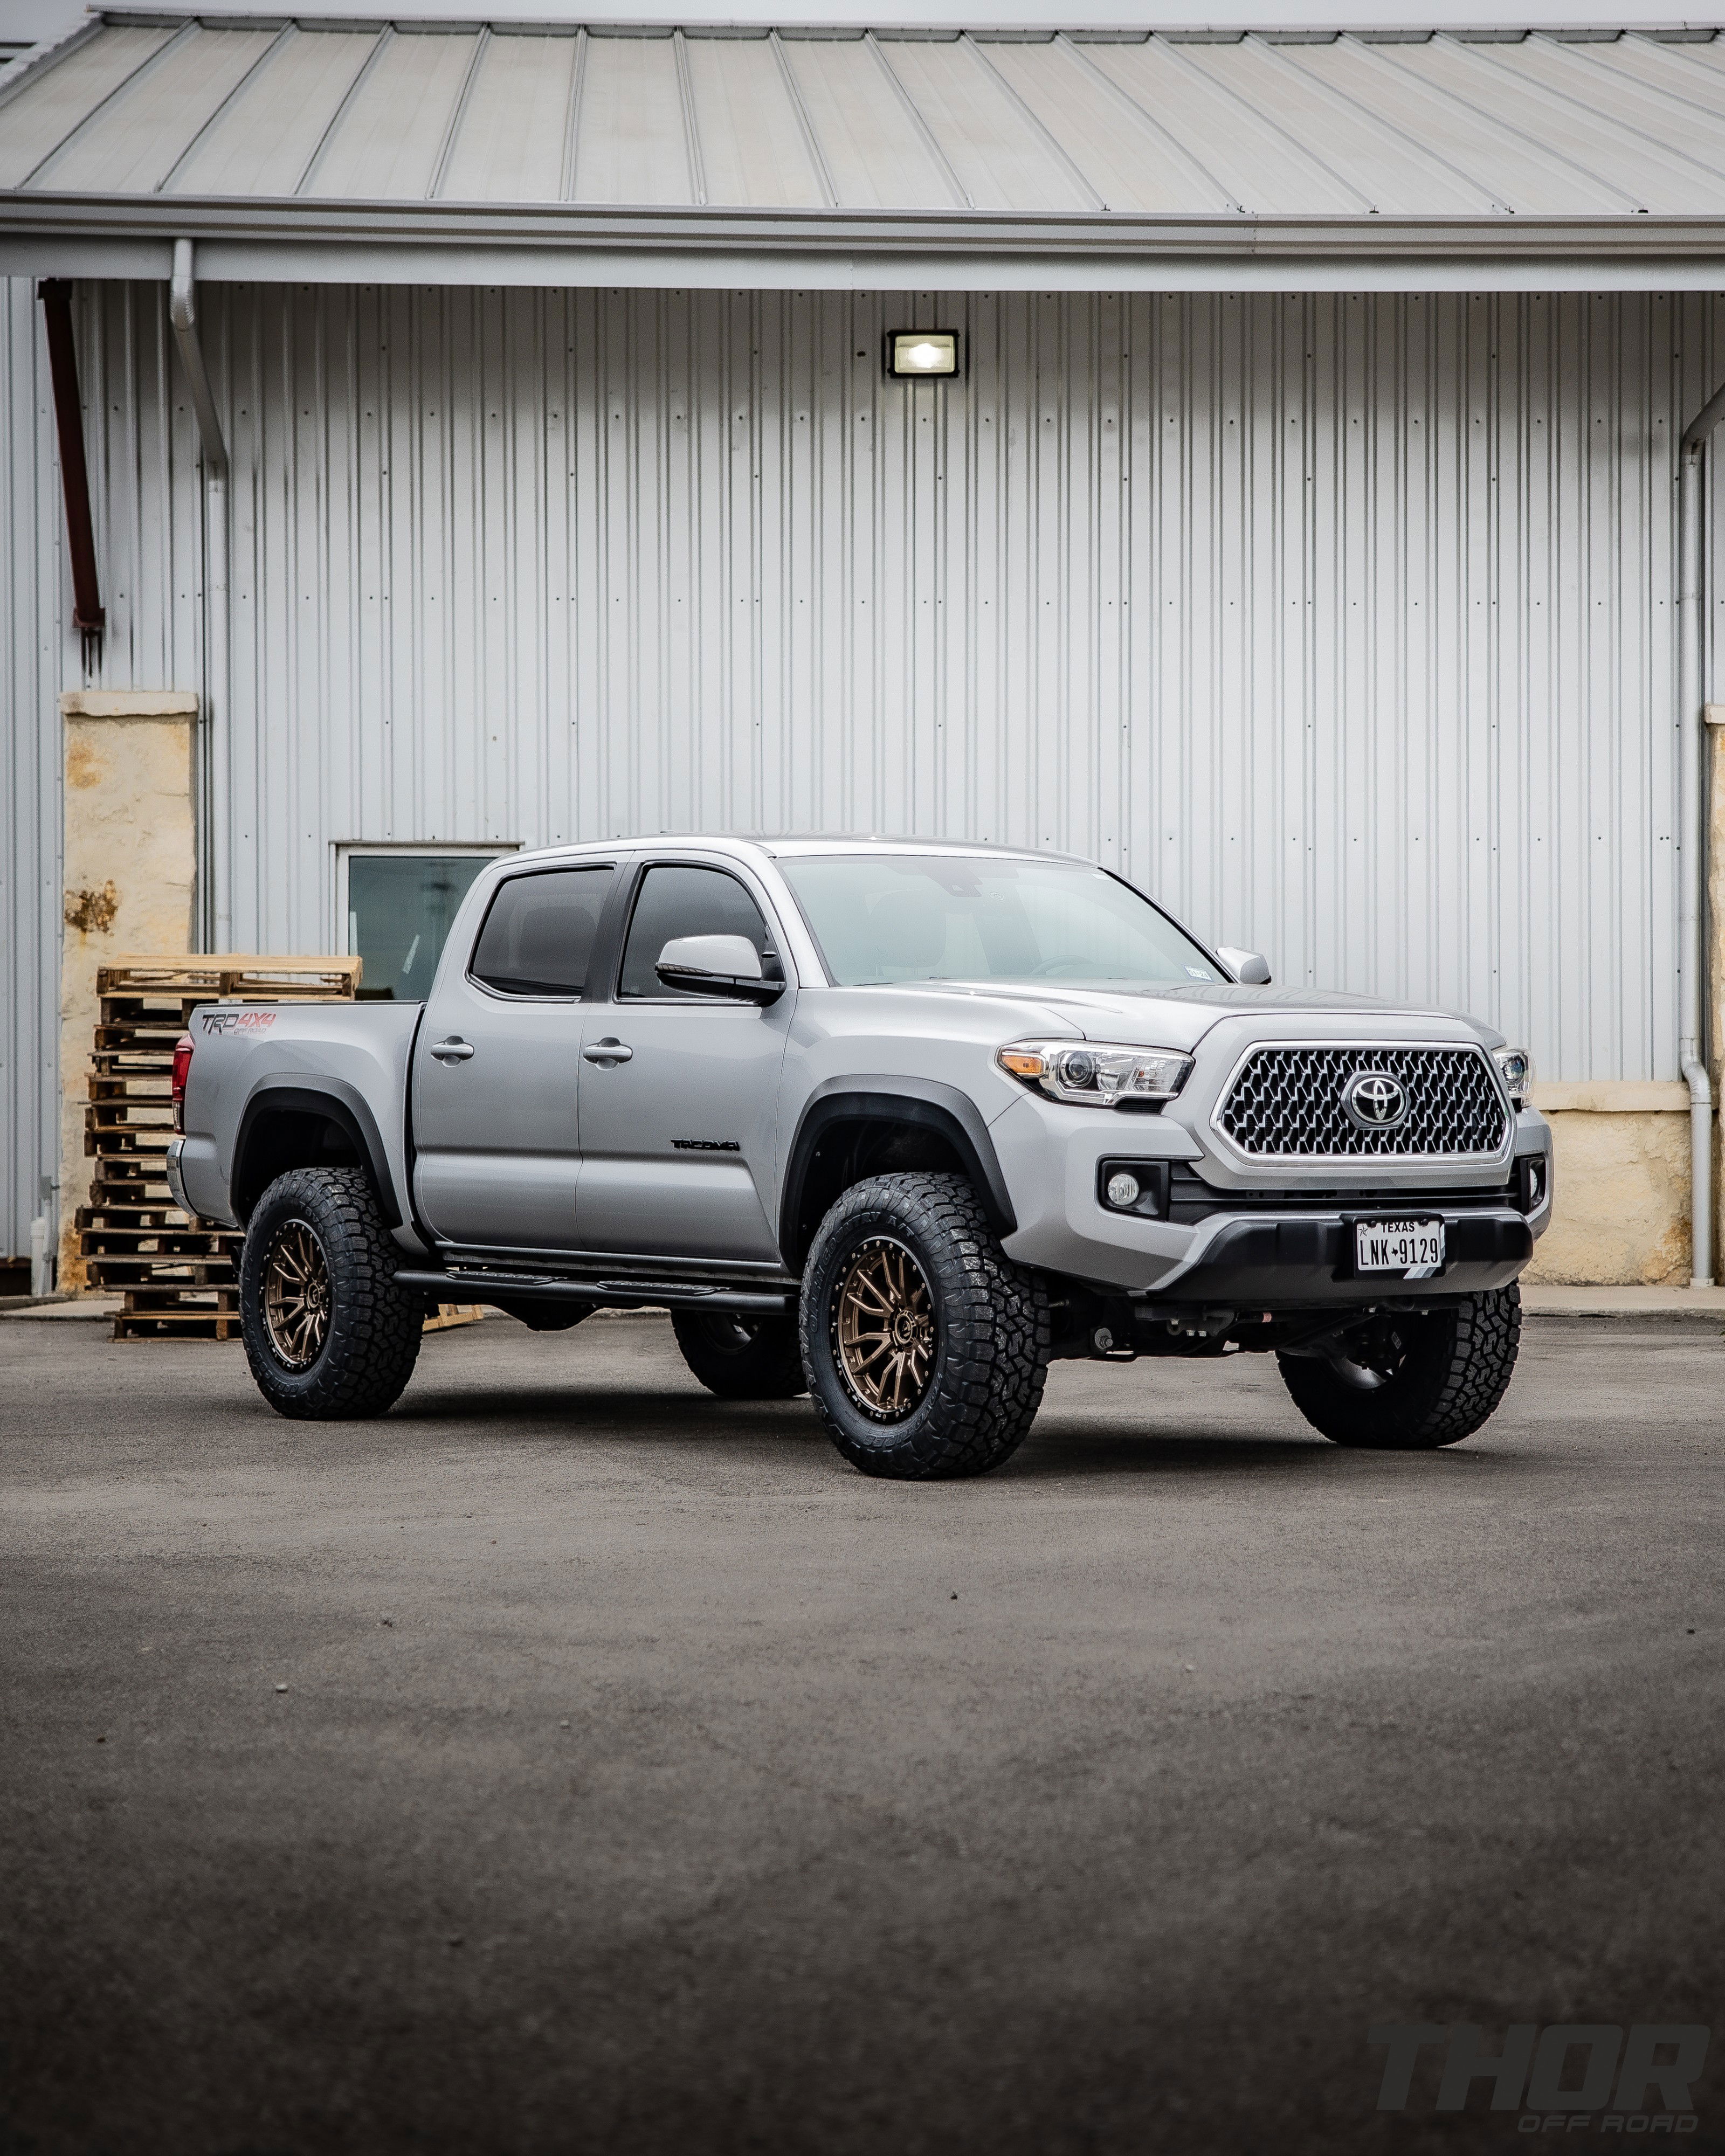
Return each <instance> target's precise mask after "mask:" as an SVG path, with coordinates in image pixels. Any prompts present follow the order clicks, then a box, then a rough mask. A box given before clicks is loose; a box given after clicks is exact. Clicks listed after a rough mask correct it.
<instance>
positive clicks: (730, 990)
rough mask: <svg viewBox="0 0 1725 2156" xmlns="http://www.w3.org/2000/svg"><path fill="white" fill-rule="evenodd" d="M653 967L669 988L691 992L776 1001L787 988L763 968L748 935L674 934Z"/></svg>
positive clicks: (703, 994)
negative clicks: (763, 970)
mask: <svg viewBox="0 0 1725 2156" xmlns="http://www.w3.org/2000/svg"><path fill="white" fill-rule="evenodd" d="M653 970H654V972H655V973H657V974H658V976H659V978H660V980H661V981H663V982H664V983H665V986H666V988H681V989H683V990H684V991H685V993H687V994H690V995H696V996H731V997H739V996H740V997H741V998H742V1000H743V1001H744V1002H745V1003H752V1004H776V1003H777V1002H778V999H779V998H780V997H781V996H782V995H783V993H784V988H785V984H784V983H783V981H769V980H768V978H767V977H766V975H765V974H764V973H762V971H761V954H760V952H758V951H757V950H756V948H755V947H754V945H753V944H752V943H751V942H750V941H749V939H748V938H747V936H673V937H672V938H671V940H670V942H669V943H667V944H666V945H665V948H664V950H662V951H661V952H660V954H659V962H658V963H657V965H655V968H653Z"/></svg>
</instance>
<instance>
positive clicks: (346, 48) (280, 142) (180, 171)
mask: <svg viewBox="0 0 1725 2156" xmlns="http://www.w3.org/2000/svg"><path fill="white" fill-rule="evenodd" d="M377 36H378V33H377V31H375V30H360V31H344V30H300V29H295V28H290V29H289V31H288V32H287V33H286V35H285V37H283V38H281V39H280V42H279V43H278V44H277V45H276V47H275V50H274V51H273V52H271V53H270V54H267V55H266V56H265V58H264V62H263V64H262V65H261V66H260V67H259V68H258V69H256V70H255V71H254V73H253V74H250V75H249V76H248V77H247V78H246V80H244V82H243V83H242V84H241V85H239V89H238V90H236V92H235V93H234V95H233V96H232V97H231V98H229V100H228V103H227V104H226V105H225V106H224V107H223V109H222V110H221V111H220V112H219V113H218V114H217V115H216V116H215V118H214V119H213V121H211V122H210V124H209V126H208V127H206V128H205V129H204V131H203V134H202V135H201V136H199V137H198V140H197V141H195V142H194V143H193V145H192V146H190V148H189V150H188V151H187V154H186V156H185V157H184V158H183V159H182V161H181V162H178V163H177V165H175V167H173V168H172V171H171V172H170V173H169V175H168V177H167V179H166V181H164V182H163V192H164V193H168V194H188V195H290V194H292V193H294V191H295V188H297V187H298V186H299V184H300V181H301V180H302V179H303V178H304V177H305V172H306V168H307V167H309V166H310V164H311V160H312V159H313V157H316V154H317V146H318V145H319V143H321V141H323V139H324V136H325V135H326V133H327V132H328V131H329V126H330V122H331V121H332V120H333V119H334V118H335V116H336V113H337V112H338V111H339V110H341V100H342V99H343V98H345V97H346V96H347V93H348V92H349V91H350V90H352V87H353V85H354V82H355V80H356V79H357V76H358V74H359V71H360V69H362V67H363V66H364V65H365V64H366V62H367V59H370V57H371V55H372V51H373V50H374V49H375V48H376V45H377Z"/></svg>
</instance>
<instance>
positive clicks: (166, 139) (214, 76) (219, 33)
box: [30, 28, 275, 194]
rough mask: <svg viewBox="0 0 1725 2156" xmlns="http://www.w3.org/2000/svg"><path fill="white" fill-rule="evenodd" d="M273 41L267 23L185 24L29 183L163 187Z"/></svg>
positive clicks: (72, 189) (103, 188)
mask: <svg viewBox="0 0 1725 2156" xmlns="http://www.w3.org/2000/svg"><path fill="white" fill-rule="evenodd" d="M272 44H275V36H274V35H273V34H272V33H270V31H268V30H203V29H196V28H193V29H190V30H187V31H183V32H182V33H180V34H179V35H178V36H177V37H175V38H172V39H170V41H169V43H168V44H166V45H164V46H163V47H162V52H161V54H160V57H159V58H158V59H155V60H154V61H153V62H152V63H151V64H150V65H149V66H148V67H147V68H141V69H139V70H138V72H137V73H136V74H135V75H134V76H133V77H132V78H131V80H130V81H128V82H126V84H124V85H122V86H121V88H120V89H119V90H116V92H115V93H114V95H112V96H111V97H110V99H109V100H107V102H106V103H105V105H103V106H102V108H101V110H100V112H99V113H96V114H95V115H92V116H91V118H90V120H88V121H85V125H84V126H82V127H80V129H79V130H78V131H77V132H76V133H75V134H74V135H73V136H71V137H70V139H69V141H66V142H64V143H63V144H62V145H61V146H60V148H59V150H58V151H56V152H55V153H54V156H53V157H49V159H47V161H46V162H44V163H43V164H42V165H40V166H39V167H37V169H36V171H35V172H33V174H32V175H31V178H30V184H31V186H32V187H54V188H59V189H64V190H65V191H67V192H69V193H76V194H132V193H148V192H151V191H152V190H153V189H155V188H157V187H160V186H161V184H162V181H163V180H164V179H166V178H167V175H168V173H169V172H171V171H172V169H173V167H174V166H175V165H176V164H177V162H178V161H179V158H180V156H181V154H182V150H183V148H184V146H186V145H187V143H189V142H192V141H196V139H197V137H198V135H199V134H200V133H201V132H202V131H203V129H204V128H205V127H206V126H208V123H209V122H210V121H211V120H212V119H213V118H214V116H215V115H216V114H217V113H218V112H219V111H220V110H221V109H222V107H223V105H225V104H226V103H227V101H228V99H229V97H231V96H232V95H233V94H234V91H235V90H237V89H238V88H239V85H240V84H241V83H242V82H243V81H244V80H245V78H246V76H247V75H248V74H250V72H251V70H252V69H253V68H254V67H255V66H256V64H258V62H259V60H260V59H263V57H264V54H265V53H267V52H268V51H269V49H270V46H271V45H272Z"/></svg>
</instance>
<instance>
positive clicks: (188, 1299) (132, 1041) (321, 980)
mask: <svg viewBox="0 0 1725 2156" xmlns="http://www.w3.org/2000/svg"><path fill="white" fill-rule="evenodd" d="M359 975H360V962H359V960H358V959H357V958H274V957H252V956H249V955H241V954H236V953H216V954H212V955H208V956H206V955H199V956H198V957H186V958H129V959H125V960H122V961H120V962H116V964H114V965H112V966H105V967H103V968H102V969H101V971H100V973H98V974H97V976H96V994H97V998H98V1001H99V1007H100V1014H99V1017H98V1019H97V1023H96V1030H95V1047H94V1050H93V1053H92V1057H91V1069H90V1106H89V1108H88V1109H87V1111H85V1137H84V1150H85V1152H86V1153H87V1154H90V1155H92V1156H93V1157H94V1158H95V1172H94V1175H93V1178H92V1181H91V1185H90V1203H89V1204H87V1205H85V1206H84V1207H82V1208H81V1209H80V1212H79V1214H78V1219H77V1225H78V1229H79V1246H80V1250H81V1251H82V1253H83V1255H84V1258H85V1262H86V1266H87V1269H88V1272H89V1276H90V1283H91V1285H92V1286H95V1287H97V1288H99V1289H102V1290H105V1291H106V1292H107V1293H109V1294H110V1295H112V1294H115V1293H116V1292H117V1293H119V1294H121V1295H123V1296H124V1297H125V1302H124V1306H123V1307H122V1308H121V1310H119V1311H118V1312H116V1314H115V1318H114V1337H115V1338H116V1340H155V1339H164V1338H167V1339H180V1340H186V1339H194V1340H236V1339H238V1338H239V1245H240V1244H241V1242H242V1241H243V1240H244V1238H243V1237H242V1236H241V1235H239V1233H238V1232H237V1231H236V1230H234V1229H228V1228H221V1227H218V1226H217V1225H216V1224H214V1223H213V1221H208V1220H198V1219H193V1218H192V1217H191V1216H190V1215H189V1214H185V1213H182V1212H181V1211H180V1210H179V1209H178V1208H177V1206H176V1205H175V1204H174V1202H173V1199H172V1194H171V1193H170V1192H169V1190H168V1187H167V1175H166V1168H167V1142H168V1140H169V1138H170V1137H172V1135H173V1107H172V1101H171V1100H170V1098H169V1089H170V1086H171V1083H172V1075H173V1054H174V1043H175V1042H176V1041H177V1039H179V1037H180V1035H181V1034H182V1033H184V1032H185V1031H186V1029H187V1024H188V1022H189V1020H190V1019H191V1016H192V1013H193V1010H194V1009H196V1008H197V1007H198V1004H212V1003H234V1002H239V1003H284V1002H294V1003H301V1002H303V1003H331V1002H347V1001H348V1000H350V999H351V998H352V995H353V993H354V991H355V989H356V988H357V987H358V985H359Z"/></svg>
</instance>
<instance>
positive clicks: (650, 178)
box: [575, 38, 695, 203]
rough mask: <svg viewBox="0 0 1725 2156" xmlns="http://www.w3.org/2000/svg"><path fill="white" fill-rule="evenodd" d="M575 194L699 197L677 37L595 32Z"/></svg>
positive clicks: (618, 198) (633, 198) (587, 197)
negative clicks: (605, 35) (598, 34)
mask: <svg viewBox="0 0 1725 2156" xmlns="http://www.w3.org/2000/svg"><path fill="white" fill-rule="evenodd" d="M575 200H576V201H577V202H582V203H692V202H693V201H694V200H695V187H694V180H693V175H692V173H691V168H690V163H689V144H688V135H687V129H686V126H685V120H684V115H683V94H682V86H681V84H680V80H679V78H678V68H677V54H676V48H675V45H674V44H673V43H672V41H671V40H670V38H589V39H588V47H587V66H586V72H585V80H584V81H583V85H582V92H581V110H580V112H579V115H578V117H577V121H576V133H575Z"/></svg>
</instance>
